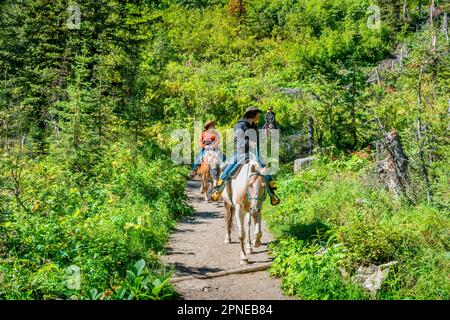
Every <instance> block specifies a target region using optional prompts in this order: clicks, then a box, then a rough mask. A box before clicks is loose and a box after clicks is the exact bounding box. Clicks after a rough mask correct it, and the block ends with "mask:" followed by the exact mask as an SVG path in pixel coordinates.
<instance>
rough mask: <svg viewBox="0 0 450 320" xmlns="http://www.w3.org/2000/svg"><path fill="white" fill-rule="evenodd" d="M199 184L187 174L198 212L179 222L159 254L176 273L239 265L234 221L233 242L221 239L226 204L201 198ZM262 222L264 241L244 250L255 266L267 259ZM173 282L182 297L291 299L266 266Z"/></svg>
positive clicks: (191, 199) (193, 273)
mask: <svg viewBox="0 0 450 320" xmlns="http://www.w3.org/2000/svg"><path fill="white" fill-rule="evenodd" d="M199 189H200V182H199V181H197V180H191V181H189V182H188V183H187V186H186V192H187V194H188V197H189V203H190V204H191V205H192V206H193V208H194V209H195V211H196V213H195V214H194V215H192V216H189V217H186V218H184V219H183V220H182V221H180V222H179V223H178V225H177V227H176V230H175V231H174V233H173V234H172V236H171V238H170V240H169V242H168V245H167V253H166V255H165V256H163V257H162V260H163V261H164V262H166V263H167V264H169V265H170V266H172V267H174V268H175V274H174V275H173V277H174V278H176V277H181V276H204V275H211V274H213V273H216V272H223V271H229V270H234V269H239V268H242V266H241V265H240V264H239V240H238V239H237V229H236V227H234V229H233V232H232V235H231V237H232V239H231V240H232V243H231V244H224V239H225V221H224V211H225V209H224V207H223V204H222V203H219V204H217V203H211V202H205V200H204V196H203V195H201V194H200V191H199ZM263 218H264V217H263ZM252 227H253V226H252ZM262 228H263V229H262V230H263V236H262V239H261V240H262V245H261V246H260V247H259V248H253V253H251V254H249V255H248V257H249V265H248V267H258V265H262V264H267V263H268V262H270V261H271V257H270V256H269V255H268V249H267V244H268V242H270V241H271V240H272V237H271V235H270V234H269V232H268V230H267V227H266V225H265V223H264V221H263V227H262ZM252 229H253V228H252ZM252 235H253V230H252ZM174 285H175V288H176V290H177V292H178V294H179V295H180V298H181V299H186V300H192V299H196V300H207V299H220V300H230V299H236V300H257V299H264V300H281V299H293V298H292V297H287V296H284V295H283V293H282V292H281V289H280V279H275V278H271V277H270V276H269V273H268V272H267V271H257V272H250V273H243V274H229V275H224V276H220V277H213V278H206V279H188V280H183V281H177V282H175V283H174Z"/></svg>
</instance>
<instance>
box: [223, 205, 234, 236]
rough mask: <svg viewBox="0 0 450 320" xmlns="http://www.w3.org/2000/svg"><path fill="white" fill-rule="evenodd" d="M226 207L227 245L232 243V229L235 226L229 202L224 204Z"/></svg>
mask: <svg viewBox="0 0 450 320" xmlns="http://www.w3.org/2000/svg"><path fill="white" fill-rule="evenodd" d="M224 205H225V227H226V234H225V241H224V243H225V244H229V243H231V227H232V224H233V220H232V219H233V210H234V209H233V208H232V207H231V205H230V204H229V203H228V202H225V203H224Z"/></svg>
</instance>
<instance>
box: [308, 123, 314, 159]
mask: <svg viewBox="0 0 450 320" xmlns="http://www.w3.org/2000/svg"><path fill="white" fill-rule="evenodd" d="M313 150H314V119H313V118H312V117H309V119H308V155H311V154H313Z"/></svg>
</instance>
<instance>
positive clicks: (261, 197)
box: [246, 168, 270, 201]
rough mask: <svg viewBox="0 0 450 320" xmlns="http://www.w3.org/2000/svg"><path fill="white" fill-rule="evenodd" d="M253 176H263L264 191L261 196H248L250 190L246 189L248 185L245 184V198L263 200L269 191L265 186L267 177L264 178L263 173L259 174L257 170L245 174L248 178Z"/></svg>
mask: <svg viewBox="0 0 450 320" xmlns="http://www.w3.org/2000/svg"><path fill="white" fill-rule="evenodd" d="M247 170H248V168H247ZM253 176H260V177H263V178H264V180H265V181H266V187H265V188H264V193H263V195H262V196H258V197H251V196H250V192H249V191H248V189H249V188H248V187H249V185H248V184H247V190H246V193H247V199H248V200H262V201H264V200H265V199H266V196H267V193H269V192H270V191H269V189H268V188H267V178H266V176H265V175H263V174H261V173H260V172H258V171H256V172H253V173H251V174H249V175H247V178H250V177H253Z"/></svg>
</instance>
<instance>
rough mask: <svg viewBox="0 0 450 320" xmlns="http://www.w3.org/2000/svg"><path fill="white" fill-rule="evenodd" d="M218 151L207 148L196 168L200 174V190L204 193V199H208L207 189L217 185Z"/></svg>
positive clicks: (218, 171) (218, 172) (218, 170)
mask: <svg viewBox="0 0 450 320" xmlns="http://www.w3.org/2000/svg"><path fill="white" fill-rule="evenodd" d="M219 166H220V158H219V152H216V151H214V150H213V149H207V150H206V152H205V154H204V156H203V158H202V162H201V165H200V168H199V169H198V174H199V176H200V184H201V185H200V192H201V193H202V194H204V195H205V201H207V200H208V190H209V189H210V188H211V187H214V186H216V185H217V180H218V179H219V174H220V169H219Z"/></svg>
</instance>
